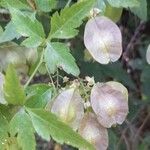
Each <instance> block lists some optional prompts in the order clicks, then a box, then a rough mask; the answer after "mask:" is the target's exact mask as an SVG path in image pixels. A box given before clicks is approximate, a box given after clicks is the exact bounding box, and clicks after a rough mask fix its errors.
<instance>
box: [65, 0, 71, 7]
mask: <svg viewBox="0 0 150 150" xmlns="http://www.w3.org/2000/svg"><path fill="white" fill-rule="evenodd" d="M71 1H72V0H68V2H67V4H66V6H65V8H66V7H69V5H70V3H71Z"/></svg>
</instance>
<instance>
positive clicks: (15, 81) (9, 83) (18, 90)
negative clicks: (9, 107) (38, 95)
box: [4, 65, 25, 105]
mask: <svg viewBox="0 0 150 150" xmlns="http://www.w3.org/2000/svg"><path fill="white" fill-rule="evenodd" d="M4 95H5V100H6V101H7V102H8V103H9V104H14V105H23V104H24V102H25V93H24V89H23V87H22V86H21V84H20V81H19V78H18V76H17V73H16V71H15V69H14V67H13V66H12V65H9V66H8V68H7V70H6V76H5V83H4Z"/></svg>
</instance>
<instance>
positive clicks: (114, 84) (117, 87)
mask: <svg viewBox="0 0 150 150" xmlns="http://www.w3.org/2000/svg"><path fill="white" fill-rule="evenodd" d="M105 84H107V85H109V86H111V88H113V89H114V90H117V91H120V92H122V94H123V95H124V96H125V98H126V100H127V101H128V90H127V88H126V87H125V86H124V85H122V84H121V83H119V82H116V81H109V82H106V83H105Z"/></svg>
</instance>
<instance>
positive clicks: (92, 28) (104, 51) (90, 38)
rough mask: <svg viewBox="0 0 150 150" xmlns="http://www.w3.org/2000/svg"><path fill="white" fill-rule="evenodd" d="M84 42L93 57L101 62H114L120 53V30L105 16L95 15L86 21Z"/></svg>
mask: <svg viewBox="0 0 150 150" xmlns="http://www.w3.org/2000/svg"><path fill="white" fill-rule="evenodd" d="M84 44H85V46H86V48H87V49H88V51H89V52H90V54H91V55H92V56H93V58H94V59H95V60H96V61H98V62H99V63H102V64H108V63H109V62H115V61H117V60H118V59H119V58H120V56H121V54H122V36H121V32H120V30H119V28H118V26H117V25H116V24H115V23H114V22H113V21H111V20H110V19H108V18H106V17H95V18H92V19H90V20H89V21H88V22H87V24H86V26H85V32H84Z"/></svg>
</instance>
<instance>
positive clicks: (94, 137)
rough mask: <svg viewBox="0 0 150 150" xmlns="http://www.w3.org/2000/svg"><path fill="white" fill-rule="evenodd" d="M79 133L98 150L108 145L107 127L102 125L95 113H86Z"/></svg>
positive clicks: (103, 149)
mask: <svg viewBox="0 0 150 150" xmlns="http://www.w3.org/2000/svg"><path fill="white" fill-rule="evenodd" d="M79 134H80V135H81V136H82V137H83V138H85V139H86V140H87V141H89V142H90V143H91V144H93V146H94V147H95V149H96V150H106V149H107V147H108V133H107V129H106V128H104V127H103V126H101V125H100V124H99V123H98V121H97V119H96V117H95V115H94V114H93V113H86V114H85V116H84V118H83V119H82V121H81V124H80V127H79Z"/></svg>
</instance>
